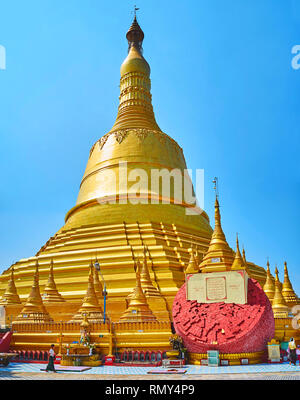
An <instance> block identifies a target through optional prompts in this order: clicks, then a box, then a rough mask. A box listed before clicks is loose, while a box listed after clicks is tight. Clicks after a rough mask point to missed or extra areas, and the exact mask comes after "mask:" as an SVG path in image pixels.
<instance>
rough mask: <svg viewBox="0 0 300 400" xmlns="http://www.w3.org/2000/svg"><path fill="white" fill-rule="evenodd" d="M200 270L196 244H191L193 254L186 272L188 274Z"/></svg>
mask: <svg viewBox="0 0 300 400" xmlns="http://www.w3.org/2000/svg"><path fill="white" fill-rule="evenodd" d="M198 272H199V265H198V263H197V260H196V257H195V253H194V246H193V245H192V244H191V256H190V260H189V263H188V266H187V267H186V269H185V271H184V273H185V274H186V275H187V274H197V273H198Z"/></svg>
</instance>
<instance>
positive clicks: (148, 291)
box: [138, 246, 161, 297]
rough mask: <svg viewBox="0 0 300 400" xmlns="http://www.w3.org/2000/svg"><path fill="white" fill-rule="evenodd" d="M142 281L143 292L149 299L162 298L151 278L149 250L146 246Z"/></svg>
mask: <svg viewBox="0 0 300 400" xmlns="http://www.w3.org/2000/svg"><path fill="white" fill-rule="evenodd" d="M138 262H139V261H138ZM140 280H141V286H142V289H143V292H144V294H145V296H146V297H149V296H155V297H161V294H160V292H159V291H158V290H157V288H156V287H155V286H154V285H153V283H152V280H151V278H150V273H149V268H148V263H147V248H146V246H144V249H143V263H142V266H141V276H140Z"/></svg>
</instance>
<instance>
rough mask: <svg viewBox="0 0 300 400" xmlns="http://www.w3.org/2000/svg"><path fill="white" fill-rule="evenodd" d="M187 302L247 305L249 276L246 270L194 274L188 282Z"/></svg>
mask: <svg viewBox="0 0 300 400" xmlns="http://www.w3.org/2000/svg"><path fill="white" fill-rule="evenodd" d="M186 288H187V300H197V302H198V303H220V302H224V303H236V304H246V303H247V288H248V275H247V272H246V271H244V270H241V271H224V272H207V273H199V274H194V275H192V276H190V277H189V279H188V281H187V286H186Z"/></svg>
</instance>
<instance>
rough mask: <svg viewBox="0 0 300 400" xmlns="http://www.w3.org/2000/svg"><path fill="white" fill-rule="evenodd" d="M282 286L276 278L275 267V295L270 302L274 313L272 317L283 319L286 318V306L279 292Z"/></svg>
mask: <svg viewBox="0 0 300 400" xmlns="http://www.w3.org/2000/svg"><path fill="white" fill-rule="evenodd" d="M281 287H282V284H281V283H280V281H279V277H278V269H277V266H276V268H275V294H274V298H273V302H272V309H273V313H274V317H275V318H276V317H277V318H285V317H287V316H288V306H287V304H286V302H285V300H284V297H283V295H282V291H281Z"/></svg>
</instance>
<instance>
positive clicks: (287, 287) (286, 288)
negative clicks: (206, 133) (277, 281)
mask: <svg viewBox="0 0 300 400" xmlns="http://www.w3.org/2000/svg"><path fill="white" fill-rule="evenodd" d="M282 295H283V297H284V300H285V302H286V303H287V305H288V306H289V307H293V306H294V305H296V304H298V302H299V299H298V296H297V295H296V293H295V291H294V289H293V286H292V284H291V281H290V278H289V272H288V268H287V263H286V261H285V262H284V279H283V283H282Z"/></svg>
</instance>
